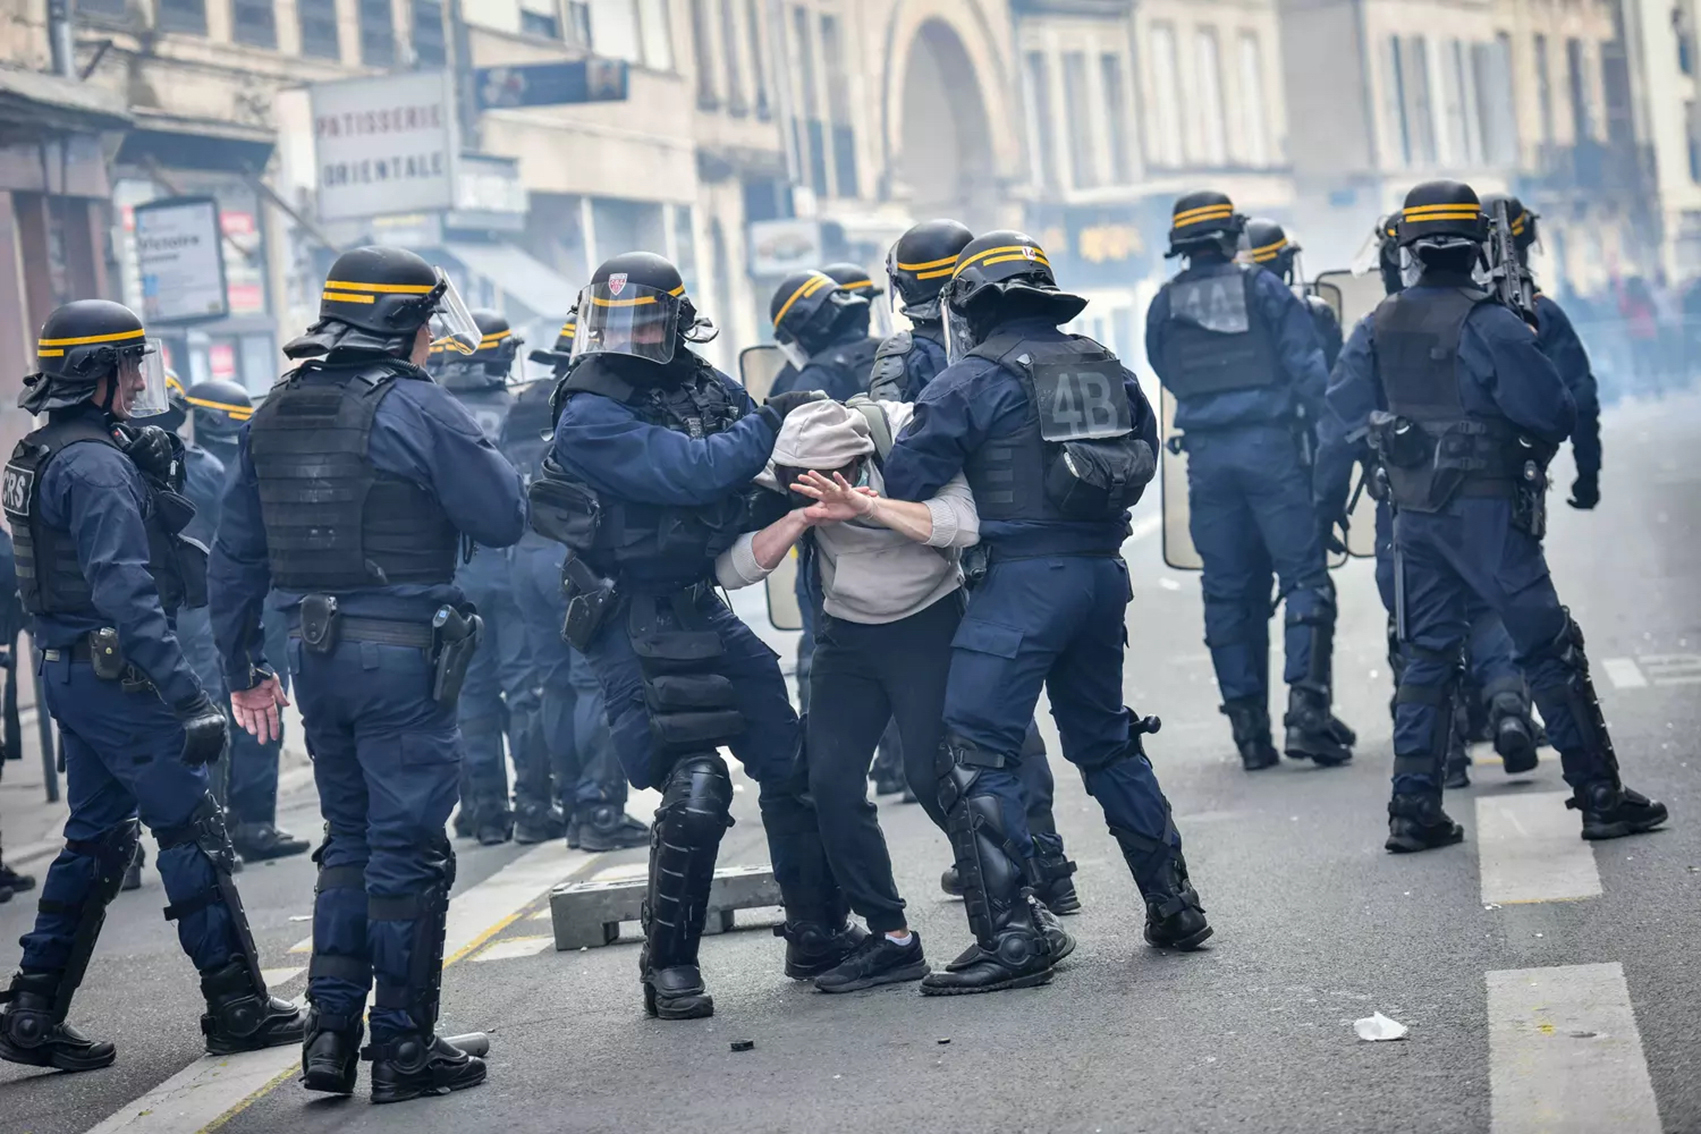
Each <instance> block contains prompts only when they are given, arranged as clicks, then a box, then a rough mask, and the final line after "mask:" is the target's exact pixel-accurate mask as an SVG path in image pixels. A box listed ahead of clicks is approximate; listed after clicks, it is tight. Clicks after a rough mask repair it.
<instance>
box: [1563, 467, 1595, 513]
mask: <svg viewBox="0 0 1701 1134" xmlns="http://www.w3.org/2000/svg"><path fill="white" fill-rule="evenodd" d="M1600 502H1601V474H1600V473H1579V474H1578V475H1577V479H1576V480H1574V481H1572V482H1571V499H1569V500H1567V501H1566V503H1567V504H1569V505H1571V506H1572V507H1573V508H1579V509H1581V510H1583V511H1585V512H1586V511H1588V510H1589V509H1590V508H1593V507H1594V506H1595V505H1596V504H1599V503H1600Z"/></svg>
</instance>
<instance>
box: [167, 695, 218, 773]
mask: <svg viewBox="0 0 1701 1134" xmlns="http://www.w3.org/2000/svg"><path fill="white" fill-rule="evenodd" d="M177 719H178V720H180V721H182V722H183V762H184V763H185V764H187V765H189V767H191V768H204V767H206V766H207V765H208V764H215V763H217V762H218V760H219V758H220V757H221V756H223V755H224V746H225V745H226V744H227V743H228V742H229V741H230V722H228V721H227V720H225V715H224V713H222V712H220V711H219V708H218V706H217V705H214V704H213V703H212V701H211V700H210V699H208V697H207V695H206V694H205V693H203V694H201V695H200V697H198V698H196V699H195V700H194V701H191V702H190V703H189V704H188V705H186V706H184V707H183V708H181V709H178V710H177Z"/></svg>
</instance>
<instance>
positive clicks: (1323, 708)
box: [1282, 685, 1358, 768]
mask: <svg viewBox="0 0 1701 1134" xmlns="http://www.w3.org/2000/svg"><path fill="white" fill-rule="evenodd" d="M1282 724H1283V725H1284V726H1286V728H1287V739H1286V741H1285V742H1284V744H1283V751H1285V752H1286V753H1287V755H1288V759H1290V760H1312V761H1315V762H1316V763H1317V764H1319V765H1321V766H1322V767H1325V768H1333V767H1338V766H1339V765H1341V764H1345V763H1347V762H1348V761H1349V760H1351V759H1352V758H1353V747H1352V746H1353V744H1354V742H1355V741H1357V740H1358V736H1357V735H1356V734H1355V733H1354V732H1353V730H1352V729H1350V728H1348V727H1347V726H1346V725H1345V724H1343V723H1341V721H1339V720H1338V719H1336V717H1335V715H1334V714H1333V713H1331V712H1330V711H1329V694H1328V693H1326V692H1323V691H1321V690H1317V689H1312V688H1309V687H1308V686H1304V685H1293V686H1290V687H1289V688H1288V711H1287V715H1286V716H1284V717H1283V718H1282Z"/></svg>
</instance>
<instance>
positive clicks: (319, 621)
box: [301, 595, 342, 654]
mask: <svg viewBox="0 0 1701 1134" xmlns="http://www.w3.org/2000/svg"><path fill="white" fill-rule="evenodd" d="M341 621H342V618H341V616H340V615H339V614H338V613H337V600H336V597H335V596H334V595H307V596H306V597H305V598H303V599H302V600H301V644H302V645H303V646H305V647H307V649H309V650H311V651H312V652H313V653H316V654H328V653H330V652H331V651H332V650H334V649H336V648H337V630H338V624H339V623H340V622H341Z"/></svg>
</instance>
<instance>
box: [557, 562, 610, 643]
mask: <svg viewBox="0 0 1701 1134" xmlns="http://www.w3.org/2000/svg"><path fill="white" fill-rule="evenodd" d="M561 582H562V586H563V587H564V588H565V589H566V591H567V618H566V620H565V621H564V622H563V623H562V625H561V639H562V641H564V642H566V643H567V644H568V645H569V646H572V647H573V648H574V649H575V650H578V651H579V652H580V653H584V652H585V650H586V649H588V648H589V647H590V644H591V643H592V642H593V641H595V640H596V636H597V634H598V633H600V632H601V630H602V628H603V624H604V623H605V622H607V621H608V618H609V616H610V615H611V614H613V613H614V608H615V605H616V604H617V603H618V601H619V596H618V595H616V594H615V590H614V580H612V579H605V578H603V577H602V576H601V575H598V574H597V573H596V572H595V571H593V570H591V568H590V565H589V564H587V563H586V562H585V561H584V560H582V559H580V558H578V557H577V556H574V555H571V554H569V555H568V556H567V558H566V559H565V560H564V561H563V562H562V564H561Z"/></svg>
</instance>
